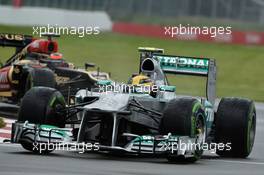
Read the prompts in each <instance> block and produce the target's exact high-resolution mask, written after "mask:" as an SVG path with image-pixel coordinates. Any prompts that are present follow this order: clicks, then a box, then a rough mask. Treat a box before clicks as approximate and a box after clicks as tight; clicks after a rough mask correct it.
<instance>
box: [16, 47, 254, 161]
mask: <svg viewBox="0 0 264 175" xmlns="http://www.w3.org/2000/svg"><path fill="white" fill-rule="evenodd" d="M139 51H140V68H139V72H138V73H137V74H135V75H133V76H132V77H131V78H130V79H129V82H128V83H127V84H122V83H117V82H112V81H108V80H103V81H99V82H98V87H97V88H95V89H92V90H86V89H82V90H80V91H78V92H77V94H76V95H75V98H74V99H72V100H71V101H74V103H73V104H71V105H68V106H66V105H65V100H64V98H63V96H62V95H61V94H60V92H59V91H57V90H55V89H52V88H47V87H34V88H32V89H31V90H30V91H28V92H27V93H26V95H25V96H24V98H23V100H22V104H21V109H20V112H19V118H18V121H17V122H16V123H14V124H13V126H12V142H13V143H20V144H21V145H22V146H23V147H24V148H25V149H27V150H30V151H33V152H37V153H39V152H40V151H39V150H42V151H43V152H45V153H47V152H51V151H52V150H54V149H55V148H54V147H52V148H50V147H49V144H51V143H53V144H55V143H58V144H60V146H61V145H70V146H74V145H75V147H76V145H78V146H80V145H84V144H87V143H92V144H93V145H94V149H93V151H99V152H108V153H109V152H110V153H113V152H114V153H118V154H135V155H156V156H162V157H164V156H165V157H167V158H168V160H169V161H190V162H194V161H196V160H198V159H199V158H200V157H201V156H202V154H203V151H204V150H205V149H215V150H216V153H217V154H218V155H220V156H229V157H243V158H245V157H247V156H248V155H249V154H250V152H251V150H252V147H253V144H254V137H255V130H256V110H255V106H254V103H253V101H251V100H248V99H241V98H222V99H221V101H220V104H219V105H218V109H217V111H216V112H215V111H214V105H215V84H216V63H215V60H214V59H207V58H195V57H185V56H172V55H164V54H163V50H162V49H154V48H140V49H139ZM167 73H171V74H175V75H178V74H184V75H192V76H202V77H205V78H206V79H207V83H206V94H207V95H206V97H181V96H177V95H176V93H175V91H176V87H175V86H170V85H169V83H168V80H167V78H166V74H167ZM142 89H143V90H142ZM69 126H70V127H69ZM43 145H44V146H43ZM212 145H213V146H212ZM43 147H44V148H43Z"/></svg>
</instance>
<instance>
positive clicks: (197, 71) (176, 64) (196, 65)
mask: <svg viewBox="0 0 264 175" xmlns="http://www.w3.org/2000/svg"><path fill="white" fill-rule="evenodd" d="M152 58H153V59H155V60H157V61H158V62H159V65H160V67H161V69H162V70H163V72H164V73H172V74H183V75H194V76H203V77H206V78H207V83H206V95H207V99H208V100H209V101H210V102H211V103H212V104H214V102H215V98H216V62H215V60H214V59H209V58H197V57H185V56H172V55H162V54H154V55H153V56H152Z"/></svg>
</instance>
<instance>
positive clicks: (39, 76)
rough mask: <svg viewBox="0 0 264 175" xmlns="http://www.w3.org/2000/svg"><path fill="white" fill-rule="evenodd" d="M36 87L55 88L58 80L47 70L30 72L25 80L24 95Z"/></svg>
mask: <svg viewBox="0 0 264 175" xmlns="http://www.w3.org/2000/svg"><path fill="white" fill-rule="evenodd" d="M35 86H45V87H50V88H55V86H56V80H55V77H54V74H53V72H52V71H51V70H49V69H46V68H45V69H41V68H39V69H37V68H36V69H32V70H30V71H29V72H28V73H27V75H26V78H25V88H24V94H25V93H26V92H27V91H28V90H29V89H31V88H32V87H35ZM24 94H23V95H24Z"/></svg>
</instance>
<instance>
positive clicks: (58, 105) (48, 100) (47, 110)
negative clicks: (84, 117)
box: [18, 87, 65, 152]
mask: <svg viewBox="0 0 264 175" xmlns="http://www.w3.org/2000/svg"><path fill="white" fill-rule="evenodd" d="M64 108H65V100H64V98H63V96H62V95H61V93H60V92H59V91H57V90H56V89H53V88H48V87H33V88H31V89H30V90H29V91H28V92H27V93H26V94H25V96H24V98H23V99H22V102H21V106H20V111H19V114H18V121H19V122H25V121H28V122H29V123H33V124H46V125H52V126H56V127H60V128H63V127H64V126H65V118H64V115H63V113H62V112H58V111H61V110H62V109H64ZM21 145H22V146H23V147H24V148H25V149H26V150H29V151H33V152H34V150H33V144H32V141H31V142H30V141H22V142H21Z"/></svg>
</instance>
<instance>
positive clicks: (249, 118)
mask: <svg viewBox="0 0 264 175" xmlns="http://www.w3.org/2000/svg"><path fill="white" fill-rule="evenodd" d="M254 109H255V107H254V105H253V104H251V106H250V111H249V114H248V115H249V116H248V121H247V124H248V127H247V149H246V150H247V154H249V153H250V152H251V150H252V146H253V143H252V142H251V140H250V133H251V129H252V127H254V126H253V115H254V111H255V110H254ZM252 141H254V140H252Z"/></svg>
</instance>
